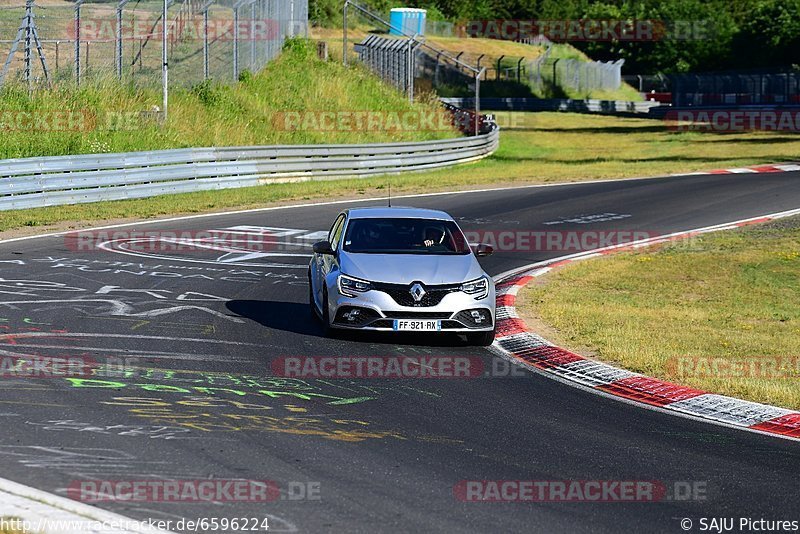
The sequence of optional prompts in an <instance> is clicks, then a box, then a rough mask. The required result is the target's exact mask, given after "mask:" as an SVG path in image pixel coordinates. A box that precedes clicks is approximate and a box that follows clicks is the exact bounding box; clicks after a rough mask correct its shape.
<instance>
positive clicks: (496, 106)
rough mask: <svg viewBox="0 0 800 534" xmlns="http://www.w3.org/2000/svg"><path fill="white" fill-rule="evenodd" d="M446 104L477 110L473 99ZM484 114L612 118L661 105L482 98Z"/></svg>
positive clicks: (564, 99) (555, 99) (657, 103)
mask: <svg viewBox="0 0 800 534" xmlns="http://www.w3.org/2000/svg"><path fill="white" fill-rule="evenodd" d="M441 100H442V101H443V102H446V103H447V104H451V105H454V106H458V107H460V108H467V109H472V108H474V107H475V99H474V98H442V99H441ZM480 104H481V105H480V109H481V110H484V111H573V112H578V113H607V114H613V115H621V114H637V115H638V114H641V115H646V114H647V113H648V112H649V111H650V109H651V108H654V107H657V106H660V105H661V103H660V102H651V101H647V102H632V101H626V100H593V99H590V100H571V99H567V98H493V97H485V98H481V101H480Z"/></svg>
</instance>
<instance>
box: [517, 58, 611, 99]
mask: <svg viewBox="0 0 800 534" xmlns="http://www.w3.org/2000/svg"><path fill="white" fill-rule="evenodd" d="M548 52H549V50H548ZM623 63H624V60H622V59H620V60H617V61H608V62H603V61H582V60H578V59H564V58H551V57H550V55H549V53H547V52H546V53H545V54H544V55H542V56H541V57H538V58H536V59H534V60H531V61H528V62H526V65H525V68H524V73H525V77H526V78H527V80H528V85H530V86H531V87H532V88H533V89H534V90H535V91H537V92H539V93H546V92H548V91H552V89H553V88H560V90H561V91H564V90H569V91H571V92H573V93H579V94H580V93H585V94H589V93H591V92H592V91H616V90H617V89H619V88H620V87H621V86H622V64H623ZM516 76H517V77H518V78H519V77H520V76H521V71H517V73H516Z"/></svg>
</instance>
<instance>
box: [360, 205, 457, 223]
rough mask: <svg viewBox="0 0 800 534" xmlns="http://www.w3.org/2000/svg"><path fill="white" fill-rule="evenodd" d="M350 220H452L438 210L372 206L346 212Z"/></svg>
mask: <svg viewBox="0 0 800 534" xmlns="http://www.w3.org/2000/svg"><path fill="white" fill-rule="evenodd" d="M348 212H349V214H350V218H351V219H378V218H381V219H392V218H395V219H439V220H445V221H452V220H453V218H452V217H451V216H450V215H448V214H447V213H445V212H443V211H440V210H429V209H423V208H411V207H399V206H398V207H391V208H389V207H386V206H374V207H367V208H352V209H350V210H348Z"/></svg>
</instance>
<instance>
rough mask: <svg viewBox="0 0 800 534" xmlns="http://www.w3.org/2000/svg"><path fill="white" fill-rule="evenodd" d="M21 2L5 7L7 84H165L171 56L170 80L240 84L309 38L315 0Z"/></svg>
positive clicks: (1, 17)
mask: <svg viewBox="0 0 800 534" xmlns="http://www.w3.org/2000/svg"><path fill="white" fill-rule="evenodd" d="M15 4H16V5H0V59H3V60H5V62H4V73H5V76H4V80H3V81H4V82H6V83H8V82H9V81H12V80H20V81H23V82H26V81H29V82H30V83H31V84H43V83H54V82H56V83H57V82H63V81H67V80H69V81H77V82H81V81H85V80H89V79H103V78H111V79H113V78H117V79H120V80H125V81H132V82H134V83H136V84H143V85H144V84H157V83H160V82H161V79H162V64H163V62H164V59H165V58H164V55H165V54H166V62H167V63H168V65H169V78H170V83H171V84H179V85H193V84H195V83H198V82H200V81H203V80H204V79H214V80H216V81H223V82H226V81H233V80H236V79H238V77H239V75H240V74H241V72H242V71H244V70H245V69H247V70H250V71H257V70H259V69H261V68H262V67H263V66H264V65H265V64H266V63H267V62H268V61H270V60H271V59H273V58H274V57H275V56H276V55H277V54H278V53H279V51H280V49H281V46H282V44H283V41H284V40H285V39H286V38H287V37H291V36H306V35H307V28H308V0H211V1H207V0H183V1H176V0H166V2H164V1H163V0H111V1H102V0H97V1H89V0H78V1H77V2H73V1H65V0H36V2H33V1H32V0H27V3H23V4H20V3H19V2H15ZM165 13H166V17H165ZM164 21H166V23H165V22H164Z"/></svg>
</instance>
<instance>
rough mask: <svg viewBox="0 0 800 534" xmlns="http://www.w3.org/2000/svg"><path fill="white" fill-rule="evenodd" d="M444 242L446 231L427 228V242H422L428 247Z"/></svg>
mask: <svg viewBox="0 0 800 534" xmlns="http://www.w3.org/2000/svg"><path fill="white" fill-rule="evenodd" d="M443 242H444V230H442V229H441V228H434V227H431V226H429V227H427V228H426V229H425V240H424V241H423V242H422V244H423V245H425V246H426V247H433V246H437V245H441V244H442V243H443Z"/></svg>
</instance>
